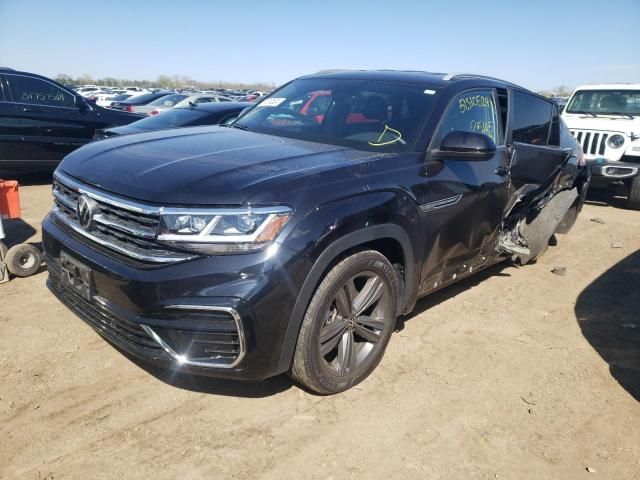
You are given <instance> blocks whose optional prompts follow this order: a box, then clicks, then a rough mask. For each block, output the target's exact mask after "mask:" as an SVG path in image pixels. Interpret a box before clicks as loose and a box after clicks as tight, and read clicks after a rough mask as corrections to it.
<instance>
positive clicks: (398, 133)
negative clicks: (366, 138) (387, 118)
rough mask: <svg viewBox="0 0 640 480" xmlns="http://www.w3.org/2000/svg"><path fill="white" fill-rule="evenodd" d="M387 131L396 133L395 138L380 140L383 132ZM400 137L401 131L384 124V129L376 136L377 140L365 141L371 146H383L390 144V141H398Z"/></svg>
mask: <svg viewBox="0 0 640 480" xmlns="http://www.w3.org/2000/svg"><path fill="white" fill-rule="evenodd" d="M387 132H393V133H396V134H397V135H398V136H397V137H396V138H394V139H393V140H389V141H388V142H381V140H382V138H383V137H384V136H385V134H386V133H387ZM401 139H402V133H400V132H399V131H398V130H396V129H395V128H391V127H390V126H389V125H385V126H384V130H382V133H381V134H380V136H379V137H378V140H377V141H376V142H367V143H368V144H369V145H371V146H372V147H383V146H385V145H391V144H392V143H396V142H399V141H400V140H401Z"/></svg>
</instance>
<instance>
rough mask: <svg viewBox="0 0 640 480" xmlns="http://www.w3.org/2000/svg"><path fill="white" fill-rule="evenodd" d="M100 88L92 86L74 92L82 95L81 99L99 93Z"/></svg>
mask: <svg viewBox="0 0 640 480" xmlns="http://www.w3.org/2000/svg"><path fill="white" fill-rule="evenodd" d="M99 91H100V88H99V87H96V86H92V87H80V88H79V89H77V90H76V92H78V93H79V94H80V95H82V96H83V97H88V96H89V95H91V94H93V93H96V92H99Z"/></svg>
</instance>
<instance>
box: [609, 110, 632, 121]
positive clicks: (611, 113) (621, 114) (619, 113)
mask: <svg viewBox="0 0 640 480" xmlns="http://www.w3.org/2000/svg"><path fill="white" fill-rule="evenodd" d="M608 115H620V116H621V117H627V118H630V119H631V120H633V115H631V114H629V113H623V112H609V113H608Z"/></svg>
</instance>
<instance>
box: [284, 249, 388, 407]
mask: <svg viewBox="0 0 640 480" xmlns="http://www.w3.org/2000/svg"><path fill="white" fill-rule="evenodd" d="M398 297H399V288H398V280H397V276H396V272H395V270H394V268H393V267H392V266H391V264H390V263H389V261H388V260H387V258H386V257H385V256H384V255H382V254H381V253H379V252H377V251H375V250H365V251H361V252H358V253H355V254H353V255H350V256H348V257H346V258H345V259H344V260H342V261H340V262H339V263H338V264H337V265H336V266H334V267H333V268H332V269H331V270H330V271H329V273H327V275H326V276H325V277H324V279H323V280H322V281H321V282H320V285H318V288H317V289H316V291H315V293H314V295H313V297H312V298H311V302H309V306H308V307H307V311H306V313H305V316H304V319H303V321H302V326H301V327H300V333H299V335H298V341H297V343H296V350H295V354H294V358H293V365H292V368H291V372H290V374H291V376H292V377H293V378H294V379H295V380H296V381H298V382H299V383H301V384H302V385H304V386H305V387H307V388H309V389H310V390H313V391H314V392H317V393H320V394H323V395H326V394H333V393H338V392H342V391H344V390H347V389H349V388H351V387H352V386H354V385H356V384H358V383H360V382H361V381H362V380H364V379H365V378H367V377H368V376H369V375H370V374H371V372H373V370H374V369H375V368H376V367H377V366H378V363H380V360H381V359H382V356H383V355H384V351H385V349H386V346H387V344H388V343H389V339H390V337H391V334H392V333H393V330H394V328H395V322H396V312H397V305H398Z"/></svg>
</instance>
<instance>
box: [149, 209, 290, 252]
mask: <svg viewBox="0 0 640 480" xmlns="http://www.w3.org/2000/svg"><path fill="white" fill-rule="evenodd" d="M291 214H292V210H291V209H290V208H288V207H262V208H242V209H220V210H198V209H193V210H186V209H169V208H165V209H163V210H162V213H161V218H160V227H159V231H158V241H159V242H161V243H165V244H169V245H174V246H176V247H179V248H184V249H186V250H191V251H194V252H198V253H204V254H221V253H241V252H253V251H256V250H260V249H262V248H264V247H265V246H267V245H269V244H270V243H271V242H272V241H273V240H274V239H275V238H276V237H277V235H278V234H279V233H280V232H281V231H282V229H283V228H284V226H285V225H286V224H287V222H288V221H289V218H290V217H291Z"/></svg>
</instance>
